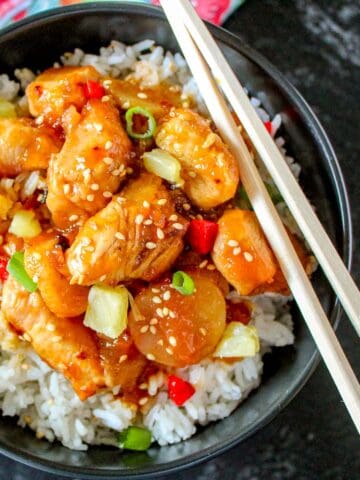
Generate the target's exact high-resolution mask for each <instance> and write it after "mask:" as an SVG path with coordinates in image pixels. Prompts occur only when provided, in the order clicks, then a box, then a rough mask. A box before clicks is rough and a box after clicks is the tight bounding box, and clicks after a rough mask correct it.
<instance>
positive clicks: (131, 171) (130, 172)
mask: <svg viewBox="0 0 360 480" xmlns="http://www.w3.org/2000/svg"><path fill="white" fill-rule="evenodd" d="M126 173H128V174H129V175H131V174H132V173H134V169H133V168H131V167H128V168H127V169H126Z"/></svg>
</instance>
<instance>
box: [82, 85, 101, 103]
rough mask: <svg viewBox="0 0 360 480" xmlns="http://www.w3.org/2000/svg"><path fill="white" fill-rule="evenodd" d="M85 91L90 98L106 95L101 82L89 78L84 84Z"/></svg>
mask: <svg viewBox="0 0 360 480" xmlns="http://www.w3.org/2000/svg"><path fill="white" fill-rule="evenodd" d="M84 93H85V97H86V98H87V99H88V100H90V99H93V98H96V99H99V98H102V97H103V96H104V95H105V90H104V87H103V86H102V85H100V83H99V82H94V81H93V80H88V81H87V82H86V83H85V85H84Z"/></svg>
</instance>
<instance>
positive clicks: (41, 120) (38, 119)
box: [35, 115, 44, 125]
mask: <svg viewBox="0 0 360 480" xmlns="http://www.w3.org/2000/svg"><path fill="white" fill-rule="evenodd" d="M43 121H44V115H39V116H38V117H37V119H36V120H35V123H36V125H40V124H41V123H42V122H43Z"/></svg>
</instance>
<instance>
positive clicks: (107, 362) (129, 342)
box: [98, 331, 147, 392]
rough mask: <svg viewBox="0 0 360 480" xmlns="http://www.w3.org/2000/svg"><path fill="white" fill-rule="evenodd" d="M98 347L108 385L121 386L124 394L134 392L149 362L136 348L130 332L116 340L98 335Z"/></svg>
mask: <svg viewBox="0 0 360 480" xmlns="http://www.w3.org/2000/svg"><path fill="white" fill-rule="evenodd" d="M98 346H99V352H100V359H101V364H102V366H103V368H104V374H105V383H106V385H107V386H108V387H115V386H117V385H121V390H122V391H123V392H124V391H130V390H132V389H133V388H134V387H135V385H136V381H137V379H138V378H139V377H140V375H141V374H142V372H143V371H144V369H145V367H146V365H147V360H146V358H145V357H144V355H142V354H141V353H140V352H139V351H138V350H137V348H136V347H135V344H134V341H133V339H132V338H131V336H130V334H129V332H128V331H125V332H124V333H122V334H121V335H120V337H118V338H117V339H115V340H113V339H112V338H108V337H105V336H102V335H98Z"/></svg>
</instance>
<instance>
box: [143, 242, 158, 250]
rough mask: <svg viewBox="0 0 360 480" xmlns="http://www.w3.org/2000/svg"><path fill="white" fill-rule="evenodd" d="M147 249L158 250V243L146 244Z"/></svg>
mask: <svg viewBox="0 0 360 480" xmlns="http://www.w3.org/2000/svg"><path fill="white" fill-rule="evenodd" d="M145 247H146V248H147V249H148V250H154V248H156V243H154V242H146V243H145Z"/></svg>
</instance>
